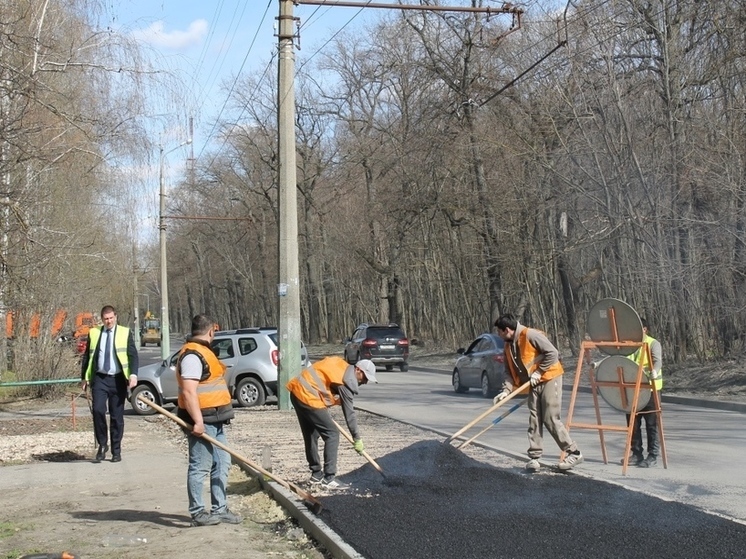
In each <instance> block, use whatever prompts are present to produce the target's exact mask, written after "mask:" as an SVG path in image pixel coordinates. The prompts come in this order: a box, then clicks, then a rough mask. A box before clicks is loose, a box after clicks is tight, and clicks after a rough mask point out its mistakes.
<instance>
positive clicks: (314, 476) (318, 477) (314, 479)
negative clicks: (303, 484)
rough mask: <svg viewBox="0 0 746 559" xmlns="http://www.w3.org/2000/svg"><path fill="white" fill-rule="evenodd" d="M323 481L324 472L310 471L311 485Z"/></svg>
mask: <svg viewBox="0 0 746 559" xmlns="http://www.w3.org/2000/svg"><path fill="white" fill-rule="evenodd" d="M322 481H324V472H311V479H310V482H311V485H318V484H319V483H321V482H322Z"/></svg>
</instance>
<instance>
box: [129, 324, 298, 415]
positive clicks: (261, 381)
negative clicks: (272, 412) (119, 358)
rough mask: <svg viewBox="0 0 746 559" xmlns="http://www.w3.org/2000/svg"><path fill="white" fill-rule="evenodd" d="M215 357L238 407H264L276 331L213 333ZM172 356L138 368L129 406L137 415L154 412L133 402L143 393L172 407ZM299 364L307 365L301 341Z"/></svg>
mask: <svg viewBox="0 0 746 559" xmlns="http://www.w3.org/2000/svg"><path fill="white" fill-rule="evenodd" d="M212 349H213V351H214V352H215V355H217V356H218V358H219V359H220V360H221V361H222V362H223V363H225V365H226V367H228V371H227V372H226V382H227V384H228V389H229V390H230V392H231V394H232V395H233V398H234V399H235V400H236V402H237V403H238V405H239V406H242V407H252V406H261V405H263V404H264V402H265V401H266V399H267V397H268V396H275V395H276V394H277V365H278V363H279V356H280V352H279V349H278V346H277V329H276V328H242V329H239V330H225V331H219V332H216V333H215V338H214V339H213V341H212ZM178 354H179V352H178V351H177V352H175V353H173V354H172V355H171V356H170V357H169V358H168V359H166V360H164V361H161V362H160V363H153V364H152V365H146V366H144V367H140V369H139V370H138V372H137V386H136V387H135V388H134V389H133V390H132V395H131V396H130V404H132V409H133V410H134V411H135V413H136V414H138V415H150V414H153V413H155V411H154V410H153V408H151V407H150V406H148V405H147V404H144V403H142V402H140V401H139V400H138V399H137V396H138V395H139V394H144V395H145V397H146V398H147V399H149V400H152V401H154V402H155V403H156V404H159V405H164V404H175V403H176V401H177V399H178V394H179V385H178V383H177V381H176V360H177V357H178ZM301 365H302V366H304V367H305V366H308V365H310V361H309V359H308V351H307V349H306V346H305V344H303V342H301Z"/></svg>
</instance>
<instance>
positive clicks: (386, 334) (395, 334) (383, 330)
mask: <svg viewBox="0 0 746 559" xmlns="http://www.w3.org/2000/svg"><path fill="white" fill-rule="evenodd" d="M367 334H368V337H369V338H405V337H406V336H405V335H404V332H402V331H401V330H400V329H399V328H391V327H388V326H382V327H370V328H368V332H367Z"/></svg>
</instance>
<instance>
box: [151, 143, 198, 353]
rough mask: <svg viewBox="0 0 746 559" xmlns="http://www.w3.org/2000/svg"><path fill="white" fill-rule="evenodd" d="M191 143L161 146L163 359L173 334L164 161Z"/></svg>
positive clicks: (159, 223) (160, 227) (169, 348)
mask: <svg viewBox="0 0 746 559" xmlns="http://www.w3.org/2000/svg"><path fill="white" fill-rule="evenodd" d="M191 143H192V139H191V138H189V139H188V140H187V141H185V142H181V143H180V144H179V145H178V146H176V147H175V148H172V149H170V150H168V151H166V152H164V151H163V146H160V150H161V151H160V190H161V200H160V201H161V204H160V217H159V219H158V229H159V230H160V245H161V359H168V356H169V355H170V353H171V332H170V330H169V325H168V268H167V264H166V187H165V183H164V179H163V160H164V159H165V157H166V155H168V154H169V153H171V152H172V151H176V150H177V149H179V148H180V147H184V146H186V145H188V144H191ZM148 306H150V305H148Z"/></svg>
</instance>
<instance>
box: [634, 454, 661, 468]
mask: <svg viewBox="0 0 746 559" xmlns="http://www.w3.org/2000/svg"><path fill="white" fill-rule="evenodd" d="M656 464H658V459H657V458H656V457H655V456H653V455H652V454H648V457H647V458H645V460H643V461H642V462H640V463H639V464H638V466H640V467H641V468H652V467H653V466H655V465H656Z"/></svg>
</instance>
